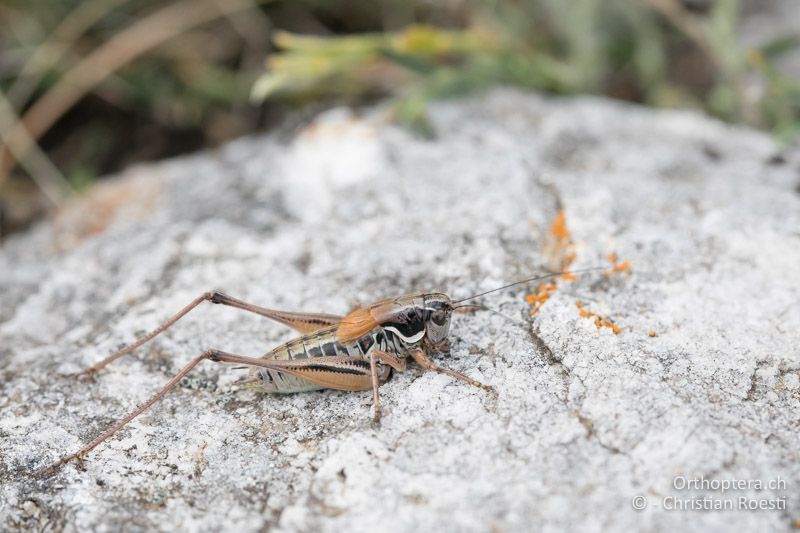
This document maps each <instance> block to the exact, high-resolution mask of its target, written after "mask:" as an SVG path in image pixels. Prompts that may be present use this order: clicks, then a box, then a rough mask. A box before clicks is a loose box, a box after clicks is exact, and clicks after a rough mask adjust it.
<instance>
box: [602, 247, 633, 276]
mask: <svg viewBox="0 0 800 533" xmlns="http://www.w3.org/2000/svg"><path fill="white" fill-rule="evenodd" d="M608 260H609V261H610V262H611V269H610V270H609V271H608V272H606V275H611V274H613V273H614V272H628V273H630V271H631V262H630V261H628V260H627V259H626V260H625V261H620V260H619V258H618V257H617V254H616V253H614V252H611V253H610V254H608Z"/></svg>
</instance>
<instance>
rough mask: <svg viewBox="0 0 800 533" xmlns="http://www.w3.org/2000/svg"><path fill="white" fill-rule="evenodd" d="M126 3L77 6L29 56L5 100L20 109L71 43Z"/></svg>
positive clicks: (95, 1) (112, 0)
mask: <svg viewBox="0 0 800 533" xmlns="http://www.w3.org/2000/svg"><path fill="white" fill-rule="evenodd" d="M126 1H127V0H88V1H86V2H83V3H81V4H79V5H78V6H76V7H75V9H73V10H72V11H70V13H69V14H68V15H67V16H66V17H65V18H64V20H62V21H61V23H60V24H59V25H58V26H57V27H56V28H55V29H54V30H53V31H52V32H51V33H50V35H48V37H47V39H45V41H44V42H43V43H41V44H40V45H39V46H37V47H36V49H35V50H34V51H33V53H32V54H31V55H30V57H29V58H28V60H27V61H26V62H25V64H24V65H23V67H22V69H20V71H19V73H18V74H17V76H16V80H15V81H14V83H13V84H12V85H11V87H10V88H9V89H8V91H7V94H6V97H7V98H8V101H9V102H10V103H11V105H13V106H14V107H15V109H21V108H22V106H23V105H24V104H25V102H26V101H27V100H28V98H29V97H30V95H31V94H32V93H33V91H34V90H35V89H36V87H37V86H38V85H39V83H40V82H41V80H42V78H43V77H44V75H45V73H46V72H47V70H48V69H50V68H51V67H52V66H53V65H55V64H56V63H58V62H59V61H60V60H61V59H62V58H63V57H64V54H66V53H67V52H68V51H69V49H70V48H71V47H72V44H73V43H74V42H75V41H76V40H77V39H78V38H79V37H80V36H81V35H83V34H84V32H86V30H88V29H89V28H91V27H92V26H94V24H95V23H96V22H98V21H99V20H101V19H102V18H103V17H105V16H106V15H107V14H108V13H109V12H111V11H112V10H113V9H114V8H115V7H117V6H118V5H119V4H122V3H124V2H126Z"/></svg>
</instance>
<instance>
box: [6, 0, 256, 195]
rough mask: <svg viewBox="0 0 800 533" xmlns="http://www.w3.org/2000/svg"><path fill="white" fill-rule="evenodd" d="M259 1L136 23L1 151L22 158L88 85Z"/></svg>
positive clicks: (193, 6) (209, 4) (180, 10)
mask: <svg viewBox="0 0 800 533" xmlns="http://www.w3.org/2000/svg"><path fill="white" fill-rule="evenodd" d="M267 1H268V0H267ZM260 3H264V0H215V1H207V0H204V1H198V0H183V1H181V2H177V3H174V4H170V5H168V6H166V7H164V8H161V9H159V10H158V11H156V12H154V13H152V14H151V15H149V16H146V17H144V18H142V19H140V20H139V21H138V22H136V23H135V24H133V25H132V26H130V27H129V28H126V29H124V30H122V31H120V32H119V33H117V34H116V35H115V36H114V37H112V38H111V39H110V40H109V41H108V42H107V43H105V44H104V45H103V46H102V47H100V48H98V49H96V50H94V51H93V52H92V53H91V54H89V55H88V56H86V57H85V58H84V59H83V60H82V61H81V62H80V63H78V64H77V65H76V66H75V67H74V68H72V69H71V70H70V71H69V72H67V73H66V74H65V75H64V77H63V78H61V79H60V80H59V81H58V83H57V84H56V85H55V86H54V87H53V88H52V89H50V90H49V91H48V92H47V93H45V94H44V95H43V96H42V97H41V98H40V99H38V100H37V101H36V102H35V103H34V104H33V105H32V106H31V108H30V109H29V110H28V111H27V112H26V113H25V115H24V116H23V117H22V120H21V121H19V122H17V124H16V125H15V126H14V128H13V129H12V131H11V132H10V133H9V134H7V135H4V137H5V138H6V144H7V147H6V152H10V153H13V154H15V156H16V157H17V159H18V160H19V159H20V158H24V157H25V155H26V154H27V153H28V151H29V150H30V148H31V146H33V143H34V142H35V141H36V140H37V139H38V138H39V137H40V136H41V135H42V134H43V133H44V132H46V131H47V130H48V129H49V128H50V126H52V125H53V124H54V123H55V122H56V121H57V120H58V119H59V118H60V117H61V116H62V115H64V113H66V112H67V111H68V110H69V109H70V108H71V107H72V106H73V105H75V103H77V102H78V101H79V100H80V99H81V98H82V97H83V96H84V95H86V94H87V93H88V92H89V91H91V90H92V88H93V87H95V86H96V85H97V84H99V83H100V82H102V81H103V80H104V79H105V78H106V77H108V76H109V75H110V74H112V73H113V72H114V71H115V70H117V69H119V68H120V67H122V66H124V65H126V64H127V63H129V62H131V61H133V60H134V59H136V58H137V57H138V56H140V55H141V54H143V53H144V52H147V51H148V50H150V49H152V48H154V47H155V46H158V45H159V44H161V43H163V42H165V41H167V40H169V39H171V38H173V37H175V36H176V35H179V34H181V33H183V32H185V31H187V30H189V29H191V28H194V27H196V26H198V25H200V24H203V23H205V22H209V21H211V20H214V19H217V18H219V17H221V16H224V15H226V14H229V13H233V12H236V11H243V10H245V9H249V8H252V7H253V6H254V5H257V4H260ZM11 166H12V163H11V159H10V158H8V157H7V155H5V156H4V157H3V158H2V161H0V185H2V183H3V181H4V180H5V177H6V176H7V175H8V173H9V172H10V170H11Z"/></svg>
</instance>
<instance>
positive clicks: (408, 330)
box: [37, 268, 599, 475]
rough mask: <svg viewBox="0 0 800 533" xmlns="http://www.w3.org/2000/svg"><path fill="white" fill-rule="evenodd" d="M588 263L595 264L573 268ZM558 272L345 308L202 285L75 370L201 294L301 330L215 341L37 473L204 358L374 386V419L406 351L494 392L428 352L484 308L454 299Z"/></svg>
mask: <svg viewBox="0 0 800 533" xmlns="http://www.w3.org/2000/svg"><path fill="white" fill-rule="evenodd" d="M593 270H599V269H597V268H593V269H585V270H575V271H572V272H573V273H579V272H589V271H593ZM563 274H565V273H564V272H556V273H550V274H546V275H543V276H536V277H533V278H529V279H526V280H522V281H517V282H515V283H511V284H509V285H504V286H502V287H499V288H496V289H492V290H489V291H486V292H482V293H479V294H476V295H473V296H470V297H468V298H463V299H461V300H455V301H454V300H451V299H450V297H448V296H447V295H446V294H443V293H440V292H420V293H415V294H410V295H406V296H400V297H396V298H387V299H385V300H379V301H377V302H374V303H372V304H370V305H367V306H364V307H359V308H356V309H355V310H353V311H351V312H350V313H349V314H348V315H346V316H338V315H331V314H325V313H295V312H288V311H278V310H275V309H269V308H266V307H260V306H258V305H254V304H251V303H247V302H244V301H242V300H239V299H236V298H233V297H231V296H228V295H227V294H224V293H222V292H219V291H210V292H206V293H204V294H202V295H200V296H198V297H197V298H195V299H194V300H193V301H192V302H191V303H189V304H188V305H187V306H186V307H184V308H183V309H181V310H180V311H179V312H178V313H176V314H175V315H174V316H172V317H171V318H170V319H168V320H167V321H166V322H164V323H163V324H161V325H160V326H158V327H157V328H155V329H154V330H153V331H151V332H150V333H148V334H146V335H145V336H143V337H142V338H140V339H139V340H137V341H136V342H134V343H133V344H130V345H128V346H126V347H124V348H122V349H121V350H119V351H117V352H116V353H114V354H112V355H110V356H108V357H107V358H105V359H103V360H102V361H100V362H99V363H97V364H95V365H94V366H92V367H90V368H88V369H87V370H85V371H83V372H81V373H79V374H77V376H78V377H90V376H92V375H94V374H96V373H97V372H98V371H100V370H101V369H103V368H105V367H106V366H108V365H109V364H110V363H112V362H114V361H116V360H117V359H119V358H120V357H122V356H124V355H126V354H129V353H131V352H132V351H134V350H135V349H137V348H139V347H140V346H142V345H143V344H144V343H146V342H147V341H149V340H151V339H153V338H154V337H155V336H157V335H159V334H161V333H163V332H164V331H165V330H167V329H168V328H169V327H171V326H172V325H174V324H175V323H176V322H177V321H178V320H180V319H181V318H183V317H184V316H185V315H186V314H187V313H189V312H190V311H191V310H192V309H194V308H195V307H197V306H198V305H200V304H201V303H203V302H211V303H213V304H220V305H224V306H228V307H234V308H238V309H242V310H244V311H248V312H251V313H255V314H258V315H262V316H264V317H267V318H270V319H272V320H276V321H278V322H280V323H283V324H285V325H287V326H290V327H292V328H294V329H295V330H297V331H298V332H300V333H301V334H302V335H301V336H300V337H297V338H295V339H293V340H290V341H288V342H285V343H284V344H281V345H280V346H277V347H275V348H273V349H272V350H270V351H269V352H267V353H266V354H264V355H263V356H262V357H245V356H241V355H236V354H232V353H228V352H224V351H221V350H216V349H210V350H206V351H205V352H203V353H202V354H200V355H199V356H197V357H195V358H194V359H192V360H191V361H190V362H189V363H188V364H187V365H186V366H184V367H183V368H182V369H181V370H180V372H178V373H177V374H176V375H175V376H174V377H173V378H172V379H171V380H169V381H168V382H167V384H166V385H164V386H163V387H162V388H161V389H159V390H158V391H157V392H156V393H155V394H154V395H153V396H152V397H151V398H150V399H149V400H147V401H146V402H144V403H143V404H142V405H140V406H139V407H137V408H136V409H134V410H133V411H132V412H130V413H129V414H128V415H126V416H125V417H123V418H122V419H121V420H119V421H118V422H117V423H116V424H114V425H113V426H112V427H110V428H109V429H108V430H106V431H105V432H103V433H101V434H100V435H98V436H97V437H96V438H95V439H94V440H93V441H91V442H90V443H89V444H87V445H86V446H84V447H83V448H81V449H80V450H78V451H77V452H75V453H73V454H70V455H67V456H65V457H63V458H61V459H59V460H58V461H56V462H55V463H53V464H52V465H51V466H49V467H47V468H44V469H42V470H40V471H39V472H37V474H42V475H44V474H49V473H52V472H54V471H56V470H57V469H58V468H59V467H61V466H62V465H64V464H66V463H68V462H70V461H74V460H78V461H81V460H83V459H84V457H85V456H86V455H87V454H88V453H89V452H90V451H92V450H93V449H94V448H96V447H97V446H99V445H100V444H101V443H102V442H104V441H105V440H107V439H108V438H110V437H111V436H112V435H114V434H115V433H116V432H117V431H119V430H120V429H121V428H122V427H124V426H125V425H126V424H127V423H128V422H130V421H131V420H133V419H134V418H136V417H137V416H139V415H140V414H141V413H143V412H144V411H145V410H147V409H148V408H149V407H150V406H152V405H153V404H154V403H156V402H158V401H159V400H161V399H162V398H163V397H164V396H165V395H166V394H167V393H168V392H169V391H170V390H172V389H173V388H174V387H175V385H177V384H178V383H179V382H180V380H181V379H182V378H183V377H184V376H186V375H187V374H188V373H189V372H190V371H191V370H192V369H193V368H194V367H196V366H197V365H198V364H200V363H201V362H202V361H212V362H216V363H229V364H237V365H245V366H247V367H250V376H249V379H248V382H250V383H253V384H256V385H258V386H260V388H262V389H263V390H264V391H266V392H271V393H293V392H305V391H312V390H319V389H336V390H342V391H365V390H370V389H371V390H372V398H373V402H374V409H375V412H374V420H375V421H377V420H379V419H380V416H381V402H380V396H379V394H378V387H379V386H380V385H381V384H382V383H384V382H386V381H387V380H388V379H389V377H390V375H391V373H392V371H397V372H403V371H405V369H406V365H407V361H408V359H409V358H410V359H411V360H413V361H414V362H415V363H416V364H418V365H419V366H421V367H422V368H424V369H425V370H430V371H434V372H439V373H442V374H446V375H448V376H451V377H453V378H455V379H457V380H460V381H463V382H465V383H468V384H470V385H472V386H475V387H479V388H481V389H484V390H486V391H489V392H492V393H494V389H493V388H492V387H490V386H489V385H485V384H483V383H480V382H478V381H476V380H474V379H472V378H470V377H469V376H466V375H464V374H461V373H459V372H455V371H453V370H450V369H447V368H443V367H441V366H439V365H437V364H436V363H434V362H433V361H431V360H430V358H429V355H431V354H433V353H437V352H448V351H449V341H448V333H449V331H450V319H451V317H452V314H453V312H458V311H459V310H471V309H475V308H481V307H482V306H475V305H470V304H467V305H459V304H462V303H463V302H466V301H469V300H473V299H475V298H478V297H481V296H484V295H486V294H489V293H492V292H496V291H500V290H503V289H507V288H509V287H513V286H515V285H520V284H522V283H528V282H531V281H536V280H540V279H544V278H549V277H553V276H558V275H563Z"/></svg>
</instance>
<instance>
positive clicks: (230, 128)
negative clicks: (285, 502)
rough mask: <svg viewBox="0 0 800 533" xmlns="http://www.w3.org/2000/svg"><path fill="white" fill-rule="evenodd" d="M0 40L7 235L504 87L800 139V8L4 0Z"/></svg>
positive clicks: (681, 1)
mask: <svg viewBox="0 0 800 533" xmlns="http://www.w3.org/2000/svg"><path fill="white" fill-rule="evenodd" d="M0 28H2V31H0V141H1V142H2V144H0V235H2V236H7V235H9V234H10V233H13V232H14V231H19V230H20V229H22V228H25V227H27V226H29V225H30V224H32V223H33V222H34V221H36V220H37V219H39V218H41V217H43V216H46V215H47V214H48V213H52V212H54V210H56V209H57V208H58V207H59V206H60V205H62V204H63V202H65V201H66V200H67V199H69V198H70V197H74V196H75V195H80V194H81V193H82V192H83V191H85V190H87V188H89V187H91V185H92V184H93V183H96V182H97V181H98V180H101V179H102V178H103V176H105V175H108V174H110V173H113V172H116V171H118V170H120V169H122V168H124V167H126V166H127V165H130V164H132V163H135V162H139V161H148V160H156V159H160V158H165V157H170V156H174V155H178V154H182V153H188V152H191V151H195V150H200V149H203V148H209V147H214V146H218V145H219V144H221V143H224V142H226V141H228V140H230V139H233V138H235V137H238V136H242V135H245V134H248V133H251V132H256V131H269V130H270V129H273V128H276V127H278V126H283V127H286V126H287V124H288V125H289V126H291V121H293V120H298V119H299V120H302V119H303V117H305V116H308V114H311V113H314V112H317V111H318V110H320V109H322V108H324V107H328V106H333V105H341V104H343V103H347V104H352V105H365V104H369V103H371V102H374V101H376V100H378V99H387V102H388V105H389V109H390V110H391V113H392V115H393V117H394V119H395V120H397V121H399V122H401V123H403V124H405V125H406V126H407V127H408V128H410V129H412V130H413V131H414V132H416V133H417V134H419V135H421V136H425V137H429V138H435V136H436V132H435V131H433V130H432V129H431V127H430V126H429V124H428V122H427V121H426V118H425V109H426V103H427V102H428V101H429V100H431V99H435V98H446V97H452V96H457V95H464V94H469V93H471V92H474V91H478V90H481V89H484V88H486V87H488V86H491V85H496V84H504V85H512V86H517V87H520V88H523V89H526V90H532V91H541V92H546V93H551V94H563V95H568V94H582V93H589V94H600V95H606V96H609V97H612V98H617V99H621V100H626V101H631V102H637V103H642V104H646V105H651V106H657V107H668V108H690V109H697V110H702V111H704V112H706V113H709V114H711V115H714V116H716V117H719V118H721V119H722V120H725V121H729V122H731V123H739V124H745V125H749V126H753V127H756V128H760V129H763V130H765V131H768V132H769V133H770V134H771V135H773V136H774V137H775V138H776V140H777V141H778V142H780V143H784V144H785V143H793V142H796V140H797V139H798V138H800V0H569V1H564V0H494V1H489V0H486V1H480V0H472V1H467V0H442V1H433V0H430V1H422V0H417V1H415V0H342V1H333V0H330V1H324V0H182V1H181V0H179V1H160V0H82V1H81V0H0ZM298 109H302V110H303V111H302V112H299V113H298V112H297V110H298ZM290 110H291V111H293V113H292V114H289V113H288V112H289V111H290Z"/></svg>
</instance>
